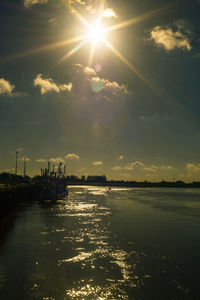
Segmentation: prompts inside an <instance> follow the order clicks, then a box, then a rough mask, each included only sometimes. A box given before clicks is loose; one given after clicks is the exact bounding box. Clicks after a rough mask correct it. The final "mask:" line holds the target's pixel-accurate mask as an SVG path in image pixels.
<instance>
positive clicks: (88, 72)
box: [83, 67, 96, 76]
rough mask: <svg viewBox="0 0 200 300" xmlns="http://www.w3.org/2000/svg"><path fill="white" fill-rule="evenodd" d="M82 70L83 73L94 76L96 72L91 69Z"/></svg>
mask: <svg viewBox="0 0 200 300" xmlns="http://www.w3.org/2000/svg"><path fill="white" fill-rule="evenodd" d="M83 70H84V73H86V74H88V75H91V76H96V71H95V70H94V69H93V68H90V67H85V68H84V69H83Z"/></svg>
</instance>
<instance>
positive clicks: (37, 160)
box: [35, 158, 47, 163]
mask: <svg viewBox="0 0 200 300" xmlns="http://www.w3.org/2000/svg"><path fill="white" fill-rule="evenodd" d="M35 161H36V162H38V163H45V162H46V161H47V160H46V159H45V158H38V159H36V160H35Z"/></svg>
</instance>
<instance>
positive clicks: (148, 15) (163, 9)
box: [105, 3, 175, 32]
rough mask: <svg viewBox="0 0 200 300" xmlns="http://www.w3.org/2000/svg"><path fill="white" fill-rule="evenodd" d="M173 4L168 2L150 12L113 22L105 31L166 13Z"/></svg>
mask: <svg viewBox="0 0 200 300" xmlns="http://www.w3.org/2000/svg"><path fill="white" fill-rule="evenodd" d="M174 5H175V3H172V4H168V5H167V6H164V7H161V8H157V9H155V10H152V11H150V12H147V13H144V14H142V15H140V16H137V17H134V18H131V19H129V20H126V21H124V22H121V23H118V24H115V25H113V26H110V27H108V28H106V29H105V32H109V31H113V30H116V29H120V28H124V27H128V26H131V25H133V24H137V23H141V22H143V21H145V20H147V19H150V18H153V17H155V16H157V15H161V14H164V13H167V12H168V11H169V10H171V9H172V7H174Z"/></svg>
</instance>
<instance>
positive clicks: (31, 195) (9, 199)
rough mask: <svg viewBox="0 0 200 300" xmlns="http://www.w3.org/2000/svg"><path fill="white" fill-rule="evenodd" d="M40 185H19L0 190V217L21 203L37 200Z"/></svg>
mask: <svg viewBox="0 0 200 300" xmlns="http://www.w3.org/2000/svg"><path fill="white" fill-rule="evenodd" d="M42 188H43V185H42V184H34V183H30V184H19V185H12V186H3V187H1V188H0V217H2V216H3V215H5V214H6V213H7V212H8V211H10V210H12V209H13V208H14V207H16V205H17V203H19V202H21V201H31V200H34V199H38V198H39V196H40V193H41V190H42Z"/></svg>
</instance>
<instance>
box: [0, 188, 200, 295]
mask: <svg viewBox="0 0 200 300" xmlns="http://www.w3.org/2000/svg"><path fill="white" fill-rule="evenodd" d="M0 225H1V230H0V299H1V300H13V299H14V300H18V299H19V300H23V299H24V300H25V299H26V300H28V299H42V300H53V299H56V300H61V299H131V300H134V299H135V300H142V299H145V300H146V299H147V300H161V299H162V300H163V299H164V300H165V299H167V300H176V299H180V300H184V299H191V300H196V299H200V289H199V274H200V273H199V270H200V259H199V255H200V234H199V233H200V190H198V189H166V188H161V189H159V188H155V189H153V188H152V189H126V188H113V189H111V190H109V189H108V188H107V187H71V188H70V189H69V196H68V197H67V198H66V199H63V200H60V201H59V202H58V203H57V204H54V205H53V204H51V203H50V202H47V203H45V204H39V203H37V202H35V203H28V204H21V206H20V207H19V208H18V209H17V211H15V212H14V213H13V214H11V215H10V216H9V217H8V218H6V219H5V220H3V221H1V223H0Z"/></svg>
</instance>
